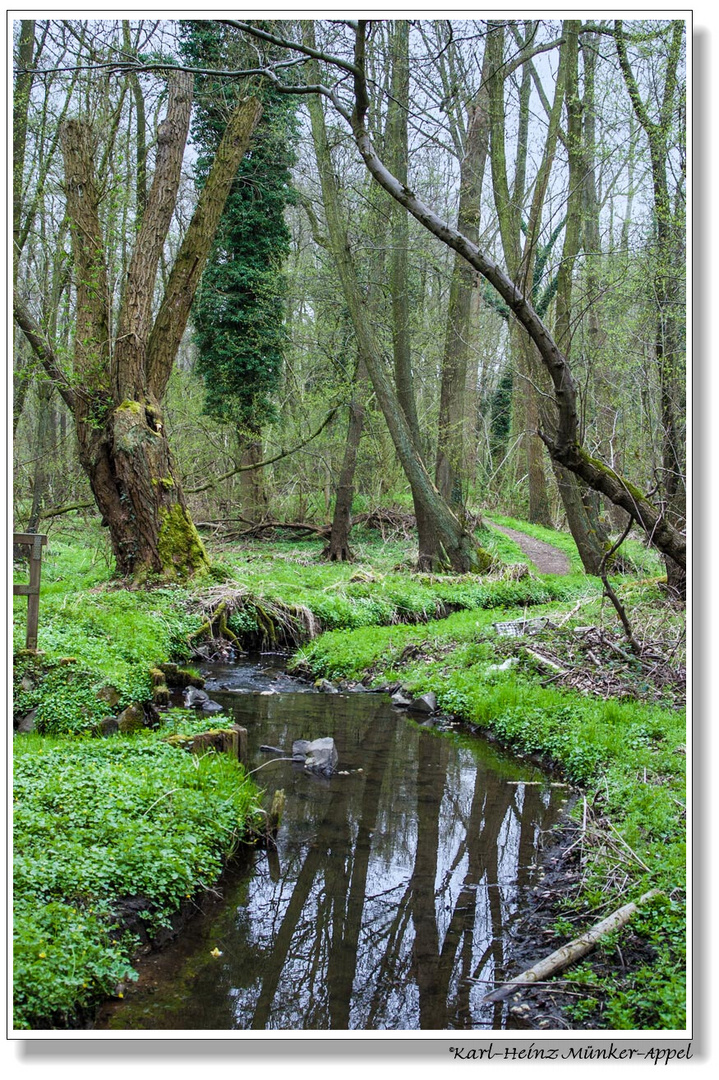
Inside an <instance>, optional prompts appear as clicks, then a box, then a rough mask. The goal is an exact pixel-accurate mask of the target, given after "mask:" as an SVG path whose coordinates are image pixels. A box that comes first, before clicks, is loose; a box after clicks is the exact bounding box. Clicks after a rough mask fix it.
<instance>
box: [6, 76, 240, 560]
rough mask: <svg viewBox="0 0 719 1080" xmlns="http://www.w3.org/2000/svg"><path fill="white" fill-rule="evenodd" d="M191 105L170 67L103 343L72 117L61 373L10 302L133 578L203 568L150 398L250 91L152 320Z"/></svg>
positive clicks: (92, 186) (158, 393)
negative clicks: (67, 315) (72, 312)
mask: <svg viewBox="0 0 719 1080" xmlns="http://www.w3.org/2000/svg"><path fill="white" fill-rule="evenodd" d="M191 102H192V77H191V76H190V75H188V74H186V73H182V72H178V73H176V74H174V75H173V77H172V78H171V79H170V84H169V96H168V105H167V113H166V116H165V119H164V121H163V122H162V123H161V124H160V125H159V129H158V133H157V153H156V165H155V174H154V177H153V181H152V185H151V188H150V191H149V193H148V195H147V199H146V202H145V207H144V213H143V216H142V222H141V225H140V229H139V231H138V233H137V237H136V239H135V245H134V248H133V254H132V258H131V260H130V265H129V268H128V272H127V276H126V280H125V284H124V293H123V296H122V301H121V305H120V311H119V315H118V322H117V331H116V333H115V335H114V341H112V337H113V335H112V327H111V302H110V301H111V298H110V291H109V284H108V275H107V269H106V252H105V242H104V237H103V234H102V228H101V224H100V216H99V201H100V188H99V184H98V181H97V178H96V175H95V168H94V160H93V157H94V153H93V151H94V147H93V139H92V132H91V129H90V126H89V124H88V123H87V122H85V121H84V120H79V119H77V120H70V121H67V122H66V123H65V124H64V125H63V128H62V132H61V142H62V150H63V158H64V164H65V187H66V197H67V212H68V217H69V219H70V222H71V229H72V252H73V264H74V273H75V287H76V326H75V346H74V357H73V379H72V380H68V379H67V378H66V377H65V376H64V375H63V373H62V371H61V366H60V364H59V363H58V361H57V357H56V355H55V353H54V351H53V348H52V345H51V343H49V342H48V341H46V340H45V339H44V338H43V335H42V333H41V331H40V330H39V327H38V326H37V325H36V324H35V323H34V321H33V319H32V316H31V315H30V313H29V311H28V309H27V307H26V305H25V304H24V303H23V302H22V300H21V299H20V298H19V297H16V303H15V316H16V319H17V321H18V324H19V325H20V327H21V328H22V329H23V331H24V332H25V334H26V336H27V338H28V340H29V341H30V344H31V345H32V347H33V349H34V351H35V353H36V355H37V356H38V358H39V359H40V361H41V362H42V363H43V365H44V366H45V369H46V371H47V372H48V374H50V375H51V377H52V378H53V379H54V380H55V381H56V382H57V384H58V388H59V390H60V392H61V394H62V396H63V398H64V399H65V401H66V403H67V404H68V406H69V407H70V409H71V410H72V413H73V416H74V420H75V429H76V432H77V439H78V445H79V451H80V461H81V464H82V466H83V468H84V470H85V472H86V473H87V476H88V478H89V480H90V485H91V487H92V491H93V494H94V496H95V499H96V502H97V505H98V508H99V510H100V512H101V514H102V516H103V521H104V523H105V524H106V525H107V526H108V528H109V530H110V537H111V541H112V548H113V553H114V555H115V559H116V564H117V571H118V573H120V574H123V575H128V576H132V577H133V578H134V579H135V580H138V581H139V580H143V579H145V578H146V577H147V575H148V574H151V575H158V576H159V577H162V578H168V579H172V578H175V577H186V576H188V575H191V574H193V573H195V572H196V571H197V570H199V569H201V568H203V567H206V566H207V556H206V554H205V551H204V548H203V546H202V542H201V541H200V538H199V536H198V534H197V531H196V529H195V527H194V525H193V523H192V520H191V518H190V515H189V513H188V510H187V505H186V503H185V499H184V496H183V493H182V488H181V484H180V480H179V477H178V475H177V472H176V469H175V466H174V463H173V460H172V455H171V453H170V448H169V445H168V442H167V436H166V433H165V429H164V424H163V418H162V408H161V402H162V399H163V396H164V392H165V389H166V386H167V381H168V379H169V377H170V373H171V371H172V365H173V363H174V359H175V354H176V352H177V348H178V347H179V344H180V340H181V338H182V334H183V332H184V329H185V326H186V323H187V318H188V315H189V311H190V305H191V303H192V298H193V296H194V292H195V289H196V288H197V284H198V282H199V278H200V274H201V273H202V268H203V265H204V262H205V259H206V258H207V254H208V252H209V249H210V245H211V243H212V239H213V236H214V233H215V230H216V228H217V223H218V220H219V217H220V214H221V212H222V208H223V206H224V203H225V199H226V197H227V194H228V191H229V188H230V185H231V183H232V180H233V178H234V176H235V174H236V172H237V169H238V167H239V163H240V161H241V159H242V156H243V154H244V153H245V151H246V149H247V146H248V144H249V140H250V137H251V135H252V131H253V130H254V127H255V124H256V123H257V120H258V119H259V116H260V112H261V106H260V105H259V103H258V102H257V101H256V100H254V99H250V100H248V101H245V102H243V103H241V104H240V105H239V106H238V108H237V109H236V110H235V112H234V113H233V114H232V116H231V117H230V120H229V122H228V126H227V130H226V132H225V136H224V138H223V140H222V143H221V145H220V147H219V150H218V153H217V156H216V158H215V161H214V164H213V167H212V170H211V172H210V176H209V178H208V182H207V184H206V186H205V189H204V190H203V192H202V195H201V197H200V199H199V201H198V205H197V208H196V210H195V213H194V215H193V218H192V221H191V223H190V225H189V227H188V231H187V234H186V236H185V238H184V241H183V243H182V245H181V247H180V251H179V253H178V255H177V258H176V260H175V263H174V265H173V268H172V271H171V273H170V276H169V279H168V282H167V287H166V289H165V295H164V298H163V300H162V303H161V305H160V309H159V311H158V313H157V315H156V317H155V318H154V320H153V318H152V302H153V295H154V289H155V281H156V277H157V271H158V265H159V260H160V256H161V254H162V249H163V245H164V242H165V238H166V236H167V232H168V229H169V227H170V222H171V220H172V214H173V211H174V208H175V204H176V199H177V191H178V187H179V182H180V171H181V165H182V157H183V153H184V147H185V142H186V139H187V132H188V126H189V119H190V108H191ZM111 342H112V345H111Z"/></svg>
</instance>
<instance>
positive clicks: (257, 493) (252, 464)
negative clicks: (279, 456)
mask: <svg viewBox="0 0 719 1080" xmlns="http://www.w3.org/2000/svg"><path fill="white" fill-rule="evenodd" d="M237 442H238V446H239V451H240V464H241V465H242V467H243V468H242V471H241V472H240V474H239V476H240V493H241V494H240V498H241V504H242V513H243V515H244V516H245V517H248V518H250V519H251V520H252V521H261V520H262V518H263V517H264V516H265V515H266V513H267V505H268V498H267V491H266V489H265V484H264V481H263V478H262V470H261V469H259V468H257V466H258V465H259V464H260V462H261V461H262V432H261V431H260V430H259V429H258V430H256V431H251V430H250V429H249V428H247V429H244V430H241V431H238V432H237Z"/></svg>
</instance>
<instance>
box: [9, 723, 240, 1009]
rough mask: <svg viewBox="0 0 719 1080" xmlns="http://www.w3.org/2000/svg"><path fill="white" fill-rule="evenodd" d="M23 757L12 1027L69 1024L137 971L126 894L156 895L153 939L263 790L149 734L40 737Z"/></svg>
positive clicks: (226, 763)
mask: <svg viewBox="0 0 719 1080" xmlns="http://www.w3.org/2000/svg"><path fill="white" fill-rule="evenodd" d="M204 726H205V727H207V722H206V721H204ZM14 757H15V760H14V793H13V813H14V826H15V829H14V835H15V842H14V926H13V954H14V969H15V983H14V1010H15V1012H14V1022H15V1027H17V1028H20V1029H23V1028H26V1029H27V1028H38V1027H51V1028H52V1027H67V1026H72V1025H73V1024H74V1023H76V1022H77V1021H78V1020H80V1019H81V1018H82V1014H83V1013H84V1012H87V1010H90V1009H91V1008H92V1007H93V1006H94V1005H97V1003H98V1002H99V1001H101V1000H102V999H103V998H104V997H107V996H108V995H112V994H113V993H115V991H116V987H117V985H118V984H119V983H122V982H123V980H126V979H129V978H133V977H134V971H133V969H132V955H133V952H134V950H135V948H136V946H137V938H136V937H135V936H134V935H133V934H131V933H129V932H127V931H126V929H125V928H124V927H123V921H122V917H121V911H122V902H123V901H124V900H127V899H128V898H142V900H143V901H144V902H145V903H146V908H145V909H144V910H143V911H142V918H143V920H144V923H145V927H146V930H147V933H148V935H150V936H152V935H153V934H155V933H156V932H157V931H158V930H160V929H161V928H162V927H167V926H169V925H170V920H171V916H172V915H173V914H174V913H175V912H176V911H177V910H178V908H179V907H180V906H181V904H182V903H183V901H184V900H189V899H190V898H191V897H192V896H193V895H195V894H196V893H197V892H198V891H201V890H202V889H203V888H204V887H205V886H209V885H211V884H213V883H214V882H215V881H216V879H217V877H218V876H219V874H220V872H221V870H222V867H223V865H224V863H225V861H226V860H227V858H228V857H229V856H230V855H231V854H232V852H233V851H234V850H235V849H236V847H237V845H238V844H239V843H240V842H241V841H242V840H243V839H244V838H246V837H247V835H248V829H249V828H250V826H251V824H252V822H253V821H254V820H255V818H256V816H257V815H256V796H257V789H256V788H255V785H254V784H253V783H252V782H251V781H249V780H248V779H247V778H246V776H245V774H244V772H243V770H242V768H241V766H239V765H238V763H237V762H236V761H232V760H231V759H230V758H229V757H228V756H227V755H224V754H206V755H205V756H203V757H201V758H198V757H193V756H192V755H190V754H188V753H186V752H185V751H183V750H181V749H178V748H175V747H173V746H171V745H169V744H168V743H167V742H165V741H163V740H162V738H161V737H160V735H157V734H154V733H150V732H146V733H143V734H138V735H133V736H116V737H115V738H113V739H112V740H97V739H70V738H60V739H53V738H48V737H44V738H41V737H39V736H34V735H30V736H26V737H25V738H23V739H21V740H18V741H16V744H15V754H14Z"/></svg>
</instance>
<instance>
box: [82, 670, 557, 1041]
mask: <svg viewBox="0 0 719 1080" xmlns="http://www.w3.org/2000/svg"><path fill="white" fill-rule="evenodd" d="M268 660H269V663H268ZM276 664H277V660H276V658H265V657H263V658H262V661H261V665H260V664H257V663H251V662H247V661H244V662H241V663H240V664H238V665H237V667H236V668H235V669H234V671H233V669H232V668H230V667H229V666H228V665H219V666H217V668H214V669H213V668H212V667H210V668H209V669H208V668H206V669H205V674H206V675H207V676H208V679H207V682H206V686H207V688H208V691H209V692H210V693H211V696H212V698H213V699H215V700H217V701H218V702H220V703H221V704H222V705H223V707H224V709H225V711H226V714H227V715H228V716H230V717H231V718H232V719H233V720H234V721H235V722H237V723H239V724H241V725H242V726H243V727H245V728H246V729H247V731H248V742H249V755H250V762H249V764H250V768H251V769H252V770H257V771H256V772H255V776H256V777H257V778H258V779H259V778H262V783H263V785H264V787H265V794H264V797H263V798H264V802H265V805H269V802H270V801H271V800H272V796H273V793H274V792H275V791H276V790H277V789H279V788H282V790H283V791H284V793H285V814H284V817H283V822H282V825H281V828H280V832H279V834H278V837H277V850H276V851H261V852H256V854H255V856H254V857H253V860H252V862H253V865H252V867H251V868H250V869H249V870H248V873H247V874H244V875H242V874H240V875H232V877H231V878H229V879H228V880H227V882H226V883H225V885H224V886H223V888H222V891H223V893H224V896H225V900H224V902H223V903H222V904H219V905H217V907H216V908H215V909H214V911H213V912H211V913H210V915H209V916H207V917H204V918H203V917H201V916H200V917H198V920H197V922H196V923H194V924H193V925H192V926H191V927H190V928H188V930H187V931H186V933H185V934H183V935H182V937H181V938H180V939H179V940H178V941H177V942H176V943H174V944H172V945H170V946H169V947H168V948H167V949H166V950H164V952H163V953H162V954H160V955H158V956H156V957H153V958H151V960H150V961H149V962H146V963H143V965H142V967H141V978H140V982H139V983H138V985H137V987H129V986H128V988H127V991H126V995H125V999H124V1001H123V1002H122V1003H119V1004H114V1005H112V1006H109V1007H107V1008H106V1009H103V1011H102V1014H101V1017H100V1018H99V1020H98V1025H97V1026H98V1029H105V1028H109V1029H112V1030H128V1029H140V1028H147V1029H173V1030H174V1029H177V1030H202V1029H227V1028H233V1029H235V1028H236V1029H241V1028H253V1029H264V1028H284V1029H293V1030H301V1029H322V1028H332V1029H350V1030H366V1029H402V1030H411V1029H414V1028H422V1029H430V1030H446V1029H450V1028H470V1029H480V1028H487V1029H492V1028H496V1027H503V1026H505V1025H506V1024H507V1023H511V1022H512V1017H511V1014H510V1013H509V1011H508V1010H507V1009H506V1008H504V1007H503V1006H501V1005H499V1006H497V1005H483V1004H482V1000H481V999H482V997H483V996H484V994H485V993H486V992H487V990H488V989H489V988H491V986H492V985H493V983H494V980H495V979H497V978H501V977H503V975H504V974H505V972H506V965H507V962H508V958H509V955H510V951H511V942H512V938H513V934H514V929H515V927H516V925H517V924H518V922H519V921H520V920H521V918H522V915H523V913H524V911H525V909H526V906H527V898H528V897H529V896H530V895H531V892H532V890H533V889H534V888H535V887H536V886H537V884H538V883H539V882H541V868H540V862H541V859H540V844H541V839H542V837H543V836H544V835H545V834H546V833H547V831H548V830H549V829H551V827H552V826H553V825H554V824H555V823H556V822H557V821H558V820H560V818H561V816H562V814H563V813H564V812H565V806H566V801H567V798H568V796H569V791H568V788H567V787H566V785H564V784H559V783H555V782H552V780H551V778H550V777H548V776H546V775H543V774H542V773H541V772H540V771H539V770H538V769H536V767H534V766H531V765H530V764H528V763H526V762H520V761H518V760H516V759H514V758H512V757H511V756H510V755H507V754H505V753H503V752H501V751H500V750H498V749H497V748H496V747H492V746H490V745H488V744H486V743H484V742H483V741H482V740H480V739H478V738H476V737H473V736H471V735H466V734H460V733H459V732H457V733H455V734H454V735H445V736H438V735H437V734H435V733H434V731H432V730H429V729H427V728H423V727H422V725H421V724H418V723H415V722H413V721H411V720H409V719H408V718H407V716H406V713H404V712H403V711H400V710H398V709H396V708H395V707H394V706H392V704H391V702H390V701H389V699H388V698H387V696H386V695H383V694H372V693H362V692H354V693H352V692H344V693H343V692H338V693H316V692H314V693H312V692H308V690H312V689H313V688H312V687H304V688H302V690H301V691H300V692H297V688H296V687H295V688H294V692H292V691H290V692H288V691H287V685H288V682H289V680H288V678H287V676H285V675H284V674H283V673H282V672H281V671H278V670H277V667H276ZM328 735H329V736H331V737H332V738H333V739H334V741H335V744H336V746H337V750H338V753H339V763H338V768H337V770H336V772H335V773H334V774H333V775H332V776H331V777H325V776H320V775H316V774H312V773H309V772H308V770H307V769H306V768H303V767H302V766H301V765H298V764H296V763H293V762H290V761H286V760H280V759H273V758H271V757H270V758H268V757H267V754H266V752H264V751H263V750H262V747H268V746H269V747H276V748H279V749H280V750H282V749H285V750H287V749H289V748H290V747H291V746H292V743H293V741H294V740H295V739H296V738H298V737H303V738H308V739H313V738H318V737H321V736H328Z"/></svg>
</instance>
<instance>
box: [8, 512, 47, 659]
mask: <svg viewBox="0 0 719 1080" xmlns="http://www.w3.org/2000/svg"><path fill="white" fill-rule="evenodd" d="M12 540H13V544H24V545H26V546H27V547H29V548H30V581H29V583H28V584H27V585H13V587H12V591H13V596H27V632H26V635H25V648H26V649H31V650H32V651H33V652H36V651H37V630H38V621H39V617H40V570H41V568H42V549H43V546H44V545H45V544H46V543H47V536H45V535H44V534H43V533H13V538H12Z"/></svg>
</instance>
